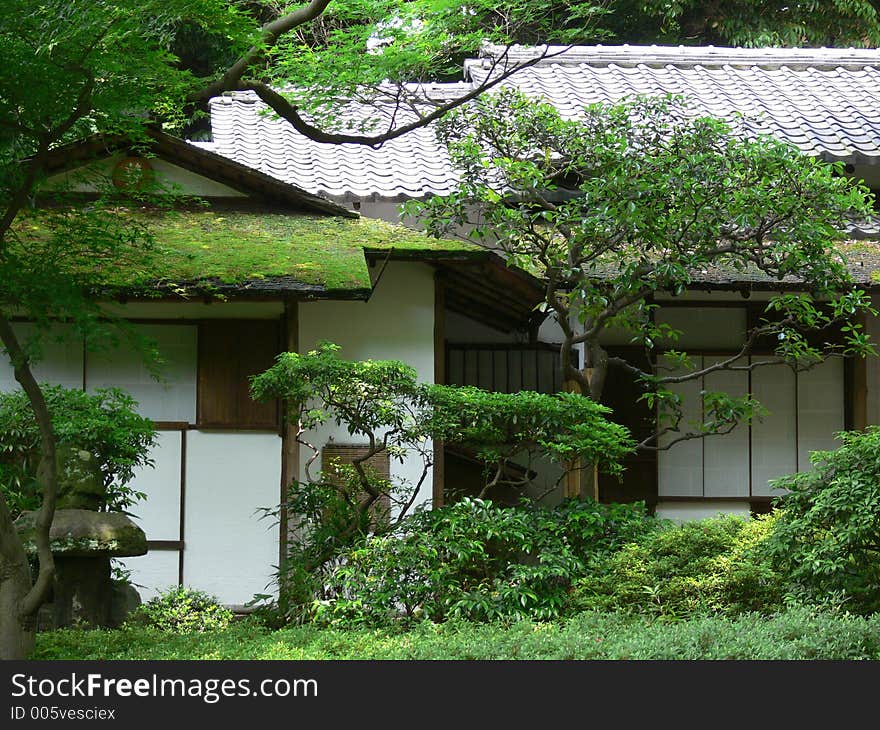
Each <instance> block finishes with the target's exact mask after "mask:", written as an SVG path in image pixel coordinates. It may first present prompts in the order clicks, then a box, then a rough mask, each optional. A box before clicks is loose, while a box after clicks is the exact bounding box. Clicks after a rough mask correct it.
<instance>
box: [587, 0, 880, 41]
mask: <svg viewBox="0 0 880 730" xmlns="http://www.w3.org/2000/svg"><path fill="white" fill-rule="evenodd" d="M878 7H880V4H878V3H877V2H876V1H875V0H826V1H825V2H786V1H785V0H770V2H767V0H728V1H727V2H718V1H717V0H716V1H715V2H704V0H675V1H674V2H669V0H612V2H610V3H608V5H607V8H608V10H609V14H608V15H607V16H606V17H605V18H603V20H604V22H603V25H604V26H605V27H606V28H607V29H608V30H609V31H611V32H612V33H613V34H614V36H615V37H617V38H621V39H624V40H626V41H628V42H630V43H672V44H679V43H683V44H687V45H728V46H753V47H758V46H792V47H799V46H837V47H847V46H857V47H868V48H873V47H876V46H878V45H880V14H878Z"/></svg>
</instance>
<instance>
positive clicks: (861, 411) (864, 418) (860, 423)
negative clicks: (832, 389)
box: [846, 313, 868, 431]
mask: <svg viewBox="0 0 880 730" xmlns="http://www.w3.org/2000/svg"><path fill="white" fill-rule="evenodd" d="M865 320H866V317H865V314H864V313H861V314H859V324H861V325H862V327H865V331H867V327H866V322H865ZM851 368H852V391H851V392H850V393H849V397H850V409H851V410H850V413H851V414H852V415H851V419H852V422H851V423H848V424H846V427H847V428H851V429H856V430H859V431H861V430H863V429H864V428H865V427H866V426H867V425H868V360H867V358H865V357H854V358H852V363H851Z"/></svg>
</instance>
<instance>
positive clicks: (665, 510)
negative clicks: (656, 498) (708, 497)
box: [656, 501, 750, 522]
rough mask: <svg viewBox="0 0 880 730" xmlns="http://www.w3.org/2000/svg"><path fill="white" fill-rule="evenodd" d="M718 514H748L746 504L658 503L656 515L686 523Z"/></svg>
mask: <svg viewBox="0 0 880 730" xmlns="http://www.w3.org/2000/svg"><path fill="white" fill-rule="evenodd" d="M719 514H726V515H731V514H733V515H742V516H743V517H748V516H749V514H750V511H749V504H748V502H733V501H731V502H720V501H719V502H714V501H713V502H662V501H661V502H659V503H658V504H657V511H656V515H657V517H659V518H660V519H665V520H674V521H675V522H686V521H688V520H704V519H706V518H707V517H716V516H718V515H719Z"/></svg>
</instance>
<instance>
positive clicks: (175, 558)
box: [122, 550, 180, 602]
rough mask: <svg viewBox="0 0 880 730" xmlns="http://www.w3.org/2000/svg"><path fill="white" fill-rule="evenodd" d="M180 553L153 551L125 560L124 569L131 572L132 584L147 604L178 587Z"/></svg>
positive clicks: (175, 551) (174, 551)
mask: <svg viewBox="0 0 880 730" xmlns="http://www.w3.org/2000/svg"><path fill="white" fill-rule="evenodd" d="M179 560H180V553H179V552H178V551H177V550H163V551H151V552H149V553H147V554H146V555H141V556H139V557H136V558H125V560H124V561H122V563H123V567H124V568H125V569H126V570H129V571H131V582H132V584H134V587H135V588H136V589H137V592H138V593H139V594H140V597H141V600H142V601H144V602H146V601H149V600H150V599H151V598H153V597H154V596H157V595H158V594H159V593H161V592H163V591H166V590H168V589H169V588H173V587H174V586H176V585H177V579H178V577H179V573H180V570H179V565H180V563H179Z"/></svg>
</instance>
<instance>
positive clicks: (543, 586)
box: [317, 499, 655, 626]
mask: <svg viewBox="0 0 880 730" xmlns="http://www.w3.org/2000/svg"><path fill="white" fill-rule="evenodd" d="M654 522H655V521H654V520H653V519H652V518H650V517H648V516H647V514H646V513H645V510H644V506H643V505H621V504H613V505H604V504H598V503H596V502H592V501H580V500H569V501H567V502H564V503H563V504H561V505H560V506H558V507H555V508H552V509H551V508H543V507H538V506H535V505H526V506H524V507H502V506H499V505H496V504H493V503H492V502H490V501H487V500H481V499H463V500H461V501H460V502H457V503H455V504H452V505H449V506H446V507H442V508H439V509H436V510H430V511H424V512H420V513H418V514H416V515H414V516H412V517H410V518H409V519H407V520H406V521H405V522H404V523H403V524H402V525H401V529H400V530H398V531H396V532H394V533H392V534H390V535H381V536H374V537H371V538H368V539H366V540H365V541H364V542H363V543H362V544H361V545H360V546H358V547H357V548H355V549H353V550H351V551H349V552H348V553H346V554H345V555H344V559H343V561H342V562H341V564H340V565H339V567H337V568H336V570H335V571H334V572H333V573H332V574H331V575H330V576H329V584H330V589H331V594H332V595H334V596H335V597H334V598H332V599H331V600H328V601H325V602H322V603H320V604H319V606H318V611H317V618H318V620H319V621H321V622H324V623H331V624H335V625H341V626H352V625H368V626H382V625H387V624H391V623H395V622H399V621H404V622H412V621H417V620H420V619H429V620H431V621H448V620H453V619H467V620H471V621H492V620H502V619H503V620H518V619H523V618H532V619H551V618H554V617H556V616H558V615H559V614H560V613H561V612H562V611H563V609H564V608H565V606H566V603H567V601H568V591H569V589H570V587H571V584H572V582H573V581H574V580H575V579H576V578H577V577H578V576H580V575H582V574H583V572H584V570H585V564H586V562H587V561H588V560H590V559H593V558H595V557H596V556H597V555H601V554H604V553H605V552H607V551H609V550H611V549H613V548H615V547H616V546H618V545H620V544H623V543H625V542H626V541H628V540H632V539H634V538H635V537H636V536H638V535H641V534H643V533H644V532H646V531H648V530H650V529H653V525H654Z"/></svg>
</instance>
